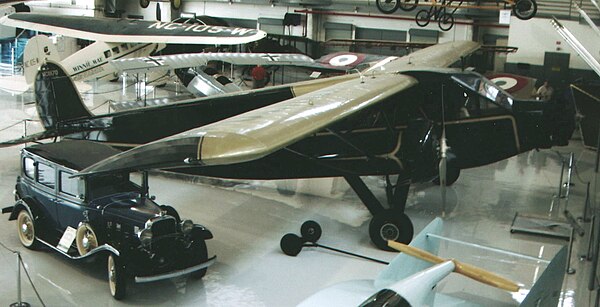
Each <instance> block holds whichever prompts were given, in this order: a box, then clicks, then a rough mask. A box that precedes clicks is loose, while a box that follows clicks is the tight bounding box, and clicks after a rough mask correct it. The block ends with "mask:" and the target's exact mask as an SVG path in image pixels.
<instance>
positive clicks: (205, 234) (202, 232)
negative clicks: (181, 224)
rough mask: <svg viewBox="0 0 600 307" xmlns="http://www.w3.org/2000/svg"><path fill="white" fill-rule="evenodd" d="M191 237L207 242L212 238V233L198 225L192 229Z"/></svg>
mask: <svg viewBox="0 0 600 307" xmlns="http://www.w3.org/2000/svg"><path fill="white" fill-rule="evenodd" d="M191 236H192V238H193V239H202V240H208V239H212V238H213V234H212V232H210V230H208V229H207V228H206V227H204V226H202V225H199V224H195V225H194V228H192V232H191Z"/></svg>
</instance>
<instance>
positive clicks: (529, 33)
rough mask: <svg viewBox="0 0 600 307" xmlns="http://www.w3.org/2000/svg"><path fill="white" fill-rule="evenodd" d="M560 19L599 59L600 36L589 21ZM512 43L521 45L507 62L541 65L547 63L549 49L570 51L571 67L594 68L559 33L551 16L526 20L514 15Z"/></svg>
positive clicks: (551, 50)
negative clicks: (579, 21)
mask: <svg viewBox="0 0 600 307" xmlns="http://www.w3.org/2000/svg"><path fill="white" fill-rule="evenodd" d="M560 22H561V23H562V24H563V25H564V26H565V27H567V28H568V29H569V31H571V33H573V34H574V35H575V36H576V37H577V38H578V39H579V41H580V42H581V43H582V44H583V45H584V47H585V48H586V49H587V50H588V51H590V53H591V54H592V55H593V56H594V57H595V58H596V60H599V59H600V54H599V53H598V51H600V37H598V35H597V34H596V33H595V32H594V31H593V30H592V29H591V28H590V27H589V26H588V25H587V24H579V23H578V22H577V21H569V20H561V21H560ZM557 42H560V44H557ZM508 45H509V46H514V47H518V48H519V50H518V51H517V52H516V53H511V54H509V55H508V58H507V63H514V64H516V63H528V64H532V65H540V66H541V65H544V54H545V52H562V53H569V54H570V59H569V67H570V68H572V69H584V70H589V69H590V67H589V66H588V65H587V64H586V63H585V61H584V60H583V59H582V58H581V57H580V56H579V55H578V54H577V52H576V51H575V50H573V49H572V48H571V46H569V44H567V42H566V41H565V40H563V39H562V37H561V36H560V35H559V34H558V33H556V31H555V30H554V27H553V26H552V24H551V23H550V19H541V18H534V19H531V20H525V21H524V20H520V19H518V18H515V17H513V18H511V21H510V29H509V35H508Z"/></svg>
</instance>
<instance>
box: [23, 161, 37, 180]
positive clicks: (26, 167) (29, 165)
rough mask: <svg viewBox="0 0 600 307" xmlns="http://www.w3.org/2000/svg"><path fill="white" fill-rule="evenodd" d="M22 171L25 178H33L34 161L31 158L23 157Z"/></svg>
mask: <svg viewBox="0 0 600 307" xmlns="http://www.w3.org/2000/svg"><path fill="white" fill-rule="evenodd" d="M23 173H24V174H25V176H27V178H31V179H34V178H35V162H34V161H33V159H31V158H25V159H23Z"/></svg>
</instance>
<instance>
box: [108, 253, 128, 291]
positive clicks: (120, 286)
mask: <svg viewBox="0 0 600 307" xmlns="http://www.w3.org/2000/svg"><path fill="white" fill-rule="evenodd" d="M121 262H122V261H121V258H119V256H116V255H113V254H110V255H108V287H109V289H110V294H111V295H112V296H113V297H114V298H115V299H116V300H120V299H122V298H124V297H125V293H126V290H127V278H126V273H125V266H124V265H123V264H122V263H121Z"/></svg>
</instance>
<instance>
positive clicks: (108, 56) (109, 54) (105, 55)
mask: <svg viewBox="0 0 600 307" xmlns="http://www.w3.org/2000/svg"><path fill="white" fill-rule="evenodd" d="M111 55H112V54H111V53H110V50H106V51H104V57H105V58H107V59H108V58H110V56H111Z"/></svg>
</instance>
